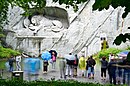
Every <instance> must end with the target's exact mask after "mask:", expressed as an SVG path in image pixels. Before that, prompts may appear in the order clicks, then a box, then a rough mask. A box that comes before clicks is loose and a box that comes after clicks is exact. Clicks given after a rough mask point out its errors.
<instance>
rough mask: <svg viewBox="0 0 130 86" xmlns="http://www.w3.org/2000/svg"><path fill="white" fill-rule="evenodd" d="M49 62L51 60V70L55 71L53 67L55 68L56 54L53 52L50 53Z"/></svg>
mask: <svg viewBox="0 0 130 86" xmlns="http://www.w3.org/2000/svg"><path fill="white" fill-rule="evenodd" d="M51 60H52V69H55V66H56V54H55V52H52V57H51Z"/></svg>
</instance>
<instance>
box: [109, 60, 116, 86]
mask: <svg viewBox="0 0 130 86" xmlns="http://www.w3.org/2000/svg"><path fill="white" fill-rule="evenodd" d="M115 64H116V62H115V58H111V60H110V62H109V63H108V74H109V81H110V83H111V84H114V85H116V66H115Z"/></svg>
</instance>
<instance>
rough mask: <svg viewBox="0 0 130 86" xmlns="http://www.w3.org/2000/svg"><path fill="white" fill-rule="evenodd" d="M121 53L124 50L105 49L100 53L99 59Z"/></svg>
mask: <svg viewBox="0 0 130 86" xmlns="http://www.w3.org/2000/svg"><path fill="white" fill-rule="evenodd" d="M121 51H122V50H120V49H117V48H108V49H103V50H101V51H100V52H98V54H97V58H101V57H103V56H105V57H107V58H108V57H109V54H110V53H113V54H117V53H119V52H121Z"/></svg>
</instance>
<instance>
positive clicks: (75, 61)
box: [73, 54, 79, 77]
mask: <svg viewBox="0 0 130 86" xmlns="http://www.w3.org/2000/svg"><path fill="white" fill-rule="evenodd" d="M78 63H79V59H78V56H77V54H76V55H75V60H74V65H73V77H77V67H78Z"/></svg>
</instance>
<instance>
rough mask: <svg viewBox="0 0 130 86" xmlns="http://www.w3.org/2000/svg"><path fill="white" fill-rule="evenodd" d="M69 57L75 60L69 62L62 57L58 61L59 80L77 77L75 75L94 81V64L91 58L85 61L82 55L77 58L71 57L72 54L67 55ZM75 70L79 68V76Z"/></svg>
mask: <svg viewBox="0 0 130 86" xmlns="http://www.w3.org/2000/svg"><path fill="white" fill-rule="evenodd" d="M69 55H70V58H72V57H75V59H73V60H69V59H67V58H66V57H64V58H62V59H61V60H60V63H59V66H60V76H61V78H62V77H64V78H65V79H66V78H67V77H77V75H80V76H82V77H88V78H93V79H94V66H95V64H96V62H95V60H94V59H93V58H92V56H90V58H89V59H88V60H86V58H85V57H84V55H82V56H81V57H79V58H78V56H77V55H75V56H74V55H72V53H69ZM77 68H79V70H80V74H78V72H77ZM86 71H87V72H86ZM86 73H87V74H86Z"/></svg>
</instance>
